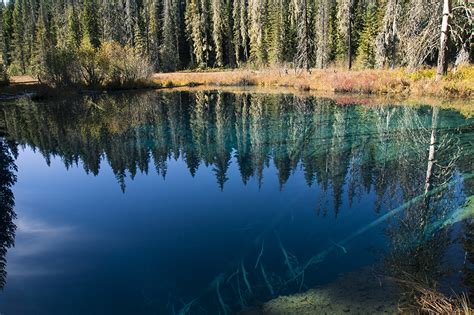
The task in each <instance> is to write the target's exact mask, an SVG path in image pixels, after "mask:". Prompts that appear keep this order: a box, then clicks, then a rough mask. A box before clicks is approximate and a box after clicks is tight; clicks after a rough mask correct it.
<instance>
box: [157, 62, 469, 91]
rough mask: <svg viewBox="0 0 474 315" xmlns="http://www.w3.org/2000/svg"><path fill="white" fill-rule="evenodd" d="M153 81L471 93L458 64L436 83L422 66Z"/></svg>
mask: <svg viewBox="0 0 474 315" xmlns="http://www.w3.org/2000/svg"><path fill="white" fill-rule="evenodd" d="M152 80H153V81H154V82H155V83H156V84H157V85H160V86H163V87H183V86H196V85H205V86H260V87H289V88H294V89H298V90H303V91H309V90H314V91H319V92H335V93H358V94H377V95H387V94H388V95H411V96H437V97H440V96H442V97H462V98H471V97H473V96H474V66H472V65H470V66H464V67H460V68H459V69H458V70H457V71H456V73H453V72H450V73H449V74H448V75H447V76H446V77H444V78H443V79H441V80H440V81H438V82H436V81H435V69H423V70H419V71H417V72H412V73H409V72H407V71H406V70H404V69H398V70H362V71H345V70H338V69H327V70H316V69H314V70H312V71H311V73H306V72H301V73H295V71H293V70H282V69H266V70H260V71H252V70H233V71H212V72H174V73H159V74H155V75H154V76H153V78H152Z"/></svg>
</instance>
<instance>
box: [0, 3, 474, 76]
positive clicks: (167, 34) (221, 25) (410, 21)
mask: <svg viewBox="0 0 474 315" xmlns="http://www.w3.org/2000/svg"><path fill="white" fill-rule="evenodd" d="M444 2H446V3H444ZM446 5H448V7H449V11H450V12H449V16H448V17H449V24H448V25H449V28H448V33H449V36H448V39H449V40H448V41H447V44H446V49H445V51H444V50H443V56H444V54H445V55H446V58H445V59H446V61H447V62H452V63H460V62H463V61H464V62H465V61H468V60H469V59H471V60H472V52H471V47H470V45H471V43H470V41H471V35H472V34H471V29H472V2H470V1H467V0H452V1H448V0H447V1H439V0H11V1H7V2H3V1H2V4H1V9H0V12H1V24H0V25H1V27H2V30H1V32H0V34H1V38H0V45H1V51H2V63H3V67H4V69H6V71H7V73H8V74H9V75H18V74H33V75H35V76H36V77H38V78H39V79H40V80H41V79H44V80H48V81H52V82H53V83H54V82H55V83H61V84H63V83H71V82H74V81H78V80H81V81H85V83H87V84H90V85H92V84H97V83H101V82H103V81H104V80H108V81H109V83H111V84H124V83H126V82H123V81H124V80H125V81H126V80H133V79H135V78H136V77H146V76H147V75H149V74H150V73H152V72H156V71H175V70H180V69H197V68H201V69H202V68H214V67H228V68H235V67H243V66H249V65H251V66H254V67H264V66H285V67H286V66H289V67H295V68H306V69H309V68H326V67H329V66H333V65H336V66H341V67H342V66H344V67H349V68H351V67H357V68H389V67H392V68H393V67H397V66H403V67H409V68H417V67H419V66H421V65H435V64H436V63H437V61H438V51H439V50H440V36H441V35H442V34H444V33H443V32H442V30H441V28H440V25H441V24H442V20H443V16H444V15H443V9H445V10H446ZM443 6H445V8H443ZM118 62H121V64H120V66H118V65H117V64H116V63H118ZM74 65H75V66H74ZM98 68H100V69H103V71H102V72H103V73H99V71H97V69H98ZM118 68H120V69H126V70H125V72H126V74H125V75H124V74H123V73H118V72H117V71H116V70H117V69H118ZM104 69H105V70H104ZM122 72H123V71H122Z"/></svg>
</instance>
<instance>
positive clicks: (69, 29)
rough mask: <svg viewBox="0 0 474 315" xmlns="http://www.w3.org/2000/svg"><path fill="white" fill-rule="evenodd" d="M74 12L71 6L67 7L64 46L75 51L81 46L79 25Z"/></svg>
mask: <svg viewBox="0 0 474 315" xmlns="http://www.w3.org/2000/svg"><path fill="white" fill-rule="evenodd" d="M76 10H77V9H75V8H74V7H73V6H69V7H68V8H67V10H66V15H67V26H66V40H65V43H64V44H65V47H66V48H67V49H69V50H77V49H78V48H79V45H80V44H81V24H80V21H79V18H78V15H77V13H76V12H77V11H76Z"/></svg>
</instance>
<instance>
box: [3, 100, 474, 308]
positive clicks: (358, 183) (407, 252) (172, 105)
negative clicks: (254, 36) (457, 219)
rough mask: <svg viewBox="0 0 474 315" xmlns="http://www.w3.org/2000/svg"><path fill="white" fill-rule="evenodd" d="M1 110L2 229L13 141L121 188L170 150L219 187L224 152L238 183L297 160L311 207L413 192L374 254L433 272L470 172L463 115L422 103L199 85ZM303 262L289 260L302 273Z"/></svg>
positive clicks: (284, 169)
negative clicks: (312, 191)
mask: <svg viewBox="0 0 474 315" xmlns="http://www.w3.org/2000/svg"><path fill="white" fill-rule="evenodd" d="M1 111H2V114H1V117H0V127H1V128H2V131H3V132H4V134H5V135H6V136H5V139H7V140H5V141H8V143H10V145H9V146H7V145H6V144H5V143H6V142H4V143H2V148H3V149H2V150H3V151H2V152H3V153H2V159H1V163H2V167H3V169H4V172H3V173H5V174H7V177H5V179H2V185H3V186H2V187H6V188H5V189H6V194H5V193H4V196H6V198H7V199H6V200H4V201H3V204H4V205H3V207H5V208H6V210H2V211H3V212H4V213H7V214H8V216H9V218H10V219H9V221H8V220H5V222H7V221H8V222H7V223H6V224H7V225H6V226H5V227H3V226H2V228H1V229H2V232H1V233H3V234H2V238H3V237H7V238H8V236H11V239H13V236H12V235H13V233H14V225H13V223H12V218H13V217H14V215H13V213H12V207H13V195H11V196H10V195H9V194H8V189H9V187H11V185H12V184H13V183H14V174H13V172H12V171H13V170H14V165H13V164H12V163H13V159H12V157H11V156H14V155H15V154H16V153H15V154H14V152H15V151H14V150H15V149H16V145H20V146H29V147H31V148H32V149H34V150H37V151H38V152H40V153H41V154H42V155H43V156H44V158H45V160H46V161H47V163H49V162H50V161H51V159H52V158H53V157H60V158H61V160H62V161H63V162H64V165H65V166H66V167H67V168H69V167H71V166H74V165H82V166H83V167H84V170H85V171H86V172H88V173H92V174H94V175H98V174H99V171H100V165H101V163H102V162H103V161H105V162H106V163H108V164H109V165H110V166H111V168H112V170H113V172H114V174H115V177H116V178H117V181H118V183H119V185H120V188H121V189H122V190H123V191H124V192H125V190H126V178H127V177H130V178H131V179H133V178H134V177H135V175H136V174H137V173H138V172H143V173H148V172H150V169H149V168H150V165H153V166H154V168H155V171H156V173H157V174H159V175H161V176H163V177H164V178H165V177H166V175H167V164H168V162H169V160H170V159H181V160H183V161H184V162H185V163H186V165H187V168H188V170H189V173H190V176H195V174H196V172H197V170H198V169H199V167H200V166H201V165H204V166H206V167H210V169H212V172H213V173H214V175H215V178H216V182H217V187H218V188H219V189H222V190H223V189H225V184H226V182H227V181H228V179H229V177H228V170H229V167H230V165H231V163H236V164H237V166H238V169H239V172H240V177H241V180H242V182H243V183H244V184H246V183H248V182H249V180H250V179H251V178H253V179H255V180H256V181H257V182H258V183H259V185H263V174H264V170H265V169H266V168H269V167H271V166H272V167H274V168H275V169H276V170H277V174H278V181H279V185H280V187H281V189H284V185H285V183H286V182H287V181H288V179H289V178H290V176H291V175H292V174H293V173H294V172H295V171H296V170H300V169H301V170H302V171H303V172H304V178H305V181H306V183H307V185H309V186H312V185H318V187H320V188H321V189H322V191H323V193H321V194H319V197H318V198H319V200H318V205H317V212H318V213H319V214H321V215H326V214H328V213H330V212H333V213H332V214H334V215H335V216H337V215H338V213H339V211H340V209H341V207H342V203H343V199H344V198H347V199H348V201H349V204H351V203H352V202H353V201H354V200H355V198H361V197H362V196H364V195H367V194H368V193H369V192H373V193H374V195H375V196H376V201H375V203H376V207H375V209H376V211H377V212H382V211H385V210H389V209H395V208H396V207H398V206H400V205H401V204H403V203H406V202H409V201H410V200H413V199H414V198H418V197H419V196H422V197H421V199H419V201H417V202H413V204H410V205H408V206H407V207H406V208H405V209H404V211H402V212H400V214H397V220H394V221H393V222H390V224H389V225H388V227H387V229H386V231H387V234H388V235H389V236H390V242H391V246H390V250H389V251H388V253H386V255H385V259H384V262H385V264H386V266H387V268H388V269H389V270H392V271H393V274H398V275H400V274H410V275H411V276H413V277H417V278H421V277H425V278H426V277H427V275H428V274H429V276H430V277H429V279H434V280H433V281H435V280H437V279H439V278H440V277H441V276H442V275H443V274H444V272H445V268H444V266H443V263H442V261H441V260H442V259H443V257H444V256H445V254H446V251H447V248H448V247H449V246H450V245H451V243H452V238H451V237H450V233H451V232H452V231H451V229H450V228H447V229H446V228H441V227H444V226H443V225H442V222H444V221H445V220H446V218H447V217H449V215H450V213H451V212H452V211H453V210H454V209H457V208H459V207H460V206H461V205H462V204H463V203H464V202H465V200H466V198H467V197H468V196H471V195H473V194H474V185H473V184H474V181H473V179H472V178H470V179H464V177H463V176H464V175H465V174H471V173H472V172H473V170H474V165H473V159H472V154H473V152H474V143H473V135H474V123H473V120H472V119H471V120H469V119H466V118H465V117H463V116H462V115H461V114H459V113H457V112H454V111H448V110H440V109H438V108H433V107H430V106H418V107H407V106H403V107H402V106H390V105H384V106H362V105H344V106H343V105H336V103H335V101H334V100H332V99H329V98H317V97H298V96H295V95H283V94H274V95H270V94H251V93H239V94H233V93H223V92H211V91H200V92H195V93H188V92H174V93H155V92H150V93H139V94H138V93H137V94H126V95H125V94H119V95H115V96H103V95H100V96H87V97H84V98H81V99H72V100H63V101H59V102H58V101H55V102H51V103H44V104H36V103H32V102H30V101H28V100H23V101H21V102H18V103H17V104H15V105H12V106H2V107H1ZM10 147H11V148H10ZM5 170H9V172H5ZM2 178H3V177H2ZM10 194H11V192H10ZM344 194H347V195H346V196H344ZM8 196H10V197H8ZM4 198H5V197H4ZM8 198H11V199H8ZM417 200H418V199H417ZM3 217H4V218H5V216H3ZM2 224H5V223H2ZM461 229H462V231H463V232H462V233H461V234H462V237H461V238H462V246H463V248H464V249H465V252H466V259H467V261H468V262H474V254H473V252H474V251H473V248H474V245H473V244H474V234H473V232H472V221H471V220H468V221H465V222H463V223H462V228H461ZM3 231H6V232H5V233H4V232H3ZM11 242H12V241H11ZM3 244H7V245H8V246H11V244H12V243H8V241H7V242H4V243H3ZM8 246H6V247H8ZM262 246H263V244H262ZM5 252H6V250H4V251H2V252H0V254H1V255H3V256H4V254H5ZM257 252H258V249H257ZM2 263H3V264H4V262H3V261H2ZM306 265H308V263H307V264H306ZM304 266H305V264H302V265H301V266H294V270H298V268H300V269H302V270H303V272H304V270H305V269H304V268H306V267H304ZM308 266H309V265H308ZM470 266H471V264H469V263H466V264H464V265H463V268H464V269H465V270H463V281H464V284H465V285H466V286H467V287H470V288H472V287H473V284H474V283H473V281H474V276H473V275H474V272H473V269H472V268H471V267H470ZM226 276H228V275H226ZM265 280H266V279H265ZM293 280H297V279H293ZM288 281H289V280H288V279H281V280H279V283H288ZM263 285H265V284H263ZM267 285H268V284H267ZM273 285H274V286H275V290H277V289H276V284H273ZM300 286H301V285H296V287H300ZM221 290H225V288H221ZM266 298H268V296H267V297H266ZM232 309H234V305H232Z"/></svg>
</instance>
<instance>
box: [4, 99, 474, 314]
mask: <svg viewBox="0 0 474 315" xmlns="http://www.w3.org/2000/svg"><path fill="white" fill-rule="evenodd" d="M0 109H1V116H0V117H1V118H0V127H1V131H2V136H3V137H2V145H1V149H2V150H1V156H0V157H1V159H0V162H1V166H2V174H1V175H2V176H1V177H2V178H0V184H1V185H0V186H1V187H2V196H3V199H2V200H3V203H2V209H1V210H2V211H3V213H4V215H3V216H2V222H1V225H0V230H1V231H0V235H1V237H2V239H3V240H4V241H3V247H2V248H3V250H2V252H0V254H1V257H3V258H4V259H5V261H4V262H5V265H4V266H2V267H3V269H2V270H4V271H5V272H6V273H2V274H1V275H2V279H3V280H4V288H3V292H1V293H0V311H1V312H2V313H4V314H105V313H109V314H231V313H235V312H237V311H239V310H242V309H245V308H248V307H251V306H259V305H261V304H262V303H264V302H265V301H268V300H270V299H272V298H275V297H277V296H280V295H286V294H292V293H297V292H303V291H306V290H308V289H309V288H312V287H314V286H324V285H326V284H328V283H331V282H332V281H334V280H335V279H336V278H337V277H338V276H339V275H341V274H345V273H348V272H352V271H357V270H359V269H360V268H363V267H366V266H373V267H374V268H377V269H378V270H379V271H380V272H382V273H386V274H387V275H391V276H397V275H398V274H401V273H403V272H406V273H410V274H413V275H423V276H424V277H428V278H429V279H433V281H437V282H440V283H442V284H445V286H446V288H453V289H455V290H456V291H459V292H460V291H464V292H467V293H468V294H470V293H471V288H472V287H473V281H472V279H473V271H472V270H473V269H472V265H471V263H472V262H474V251H473V249H474V242H473V238H472V235H473V230H472V227H473V225H472V222H471V220H470V219H468V220H463V221H462V222H457V223H456V224H444V222H447V220H448V219H450V218H451V219H452V214H453V213H457V212H455V211H456V210H457V209H459V207H461V206H462V205H463V204H464V202H465V201H466V198H467V197H469V196H471V195H473V194H474V180H472V175H471V174H472V173H473V171H474V164H473V158H472V156H473V151H474V120H473V119H468V118H466V117H464V116H463V115H461V114H460V113H458V112H456V111H452V110H443V109H438V108H433V107H431V106H428V105H424V106H421V105H420V106H409V107H404V106H395V105H393V106H392V105H386V106H379V105H357V104H346V105H337V104H336V102H335V101H334V100H332V99H328V98H316V97H305V98H302V97H296V96H293V95H283V94H281V95H279V94H277V95H266V94H252V93H236V94H232V93H221V92H196V93H186V92H176V93H157V92H147V93H136V94H118V95H112V96H110V95H109V96H104V95H101V96H93V97H92V96H88V97H83V98H80V99H65V100H61V101H58V100H55V101H50V102H46V103H33V102H31V101H28V100H19V101H16V102H15V103H9V104H3V105H1V107H0ZM430 151H432V152H433V154H434V155H433V157H434V158H431V159H430ZM15 176H16V181H15V180H14V177H15ZM13 198H14V201H15V206H14V207H12V201H13ZM15 214H16V218H15V219H13V216H14V215H15ZM450 216H451V217H450ZM456 221H458V220H452V221H449V222H456ZM13 224H14V225H15V226H16V229H15V228H14V226H13ZM13 242H14V244H15V246H14V247H10V245H12V243H13Z"/></svg>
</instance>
